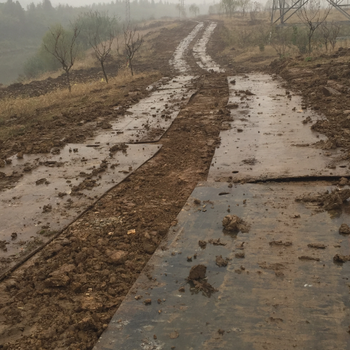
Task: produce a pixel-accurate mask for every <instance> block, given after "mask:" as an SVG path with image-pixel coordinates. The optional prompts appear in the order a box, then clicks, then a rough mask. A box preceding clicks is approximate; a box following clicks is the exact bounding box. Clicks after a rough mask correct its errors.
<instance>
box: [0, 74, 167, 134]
mask: <svg viewBox="0 0 350 350" xmlns="http://www.w3.org/2000/svg"><path fill="white" fill-rule="evenodd" d="M159 78H160V75H159V73H146V74H144V73H142V74H135V75H134V76H131V74H130V72H129V71H128V70H124V71H121V72H120V73H119V75H118V76H117V77H112V78H111V79H110V83H109V84H106V83H103V82H91V83H85V84H75V85H73V87H72V92H71V93H69V92H68V90H67V89H60V90H57V91H53V92H50V93H47V94H45V95H42V96H39V97H32V98H24V97H21V98H8V99H2V100H0V110H1V115H0V126H1V127H0V139H2V140H6V139H7V138H8V137H13V136H15V135H18V134H23V133H24V132H25V130H26V128H27V127H28V126H30V125H34V124H36V123H38V122H45V121H48V120H51V119H52V118H53V117H54V116H57V115H59V114H62V113H65V112H66V113H67V112H68V113H72V112H73V113H74V111H75V110H76V111H78V110H81V109H82V108H87V107H89V106H94V105H96V104H97V103H101V102H103V104H104V105H105V106H108V105H113V103H115V102H116V101H118V100H119V99H122V98H123V96H124V94H125V93H126V92H127V91H128V88H126V87H127V86H128V85H130V84H131V83H132V82H135V81H138V80H140V79H149V80H152V81H154V80H157V79H159ZM11 120H14V121H15V123H12V122H11Z"/></svg>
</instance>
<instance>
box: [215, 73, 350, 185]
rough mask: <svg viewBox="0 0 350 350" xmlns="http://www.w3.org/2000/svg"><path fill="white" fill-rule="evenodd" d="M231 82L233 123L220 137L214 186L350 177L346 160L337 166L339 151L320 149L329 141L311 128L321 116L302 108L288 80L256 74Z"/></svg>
mask: <svg viewBox="0 0 350 350" xmlns="http://www.w3.org/2000/svg"><path fill="white" fill-rule="evenodd" d="M234 82H235V84H234ZM228 83H229V88H230V99H229V105H228V107H229V108H231V115H232V116H233V119H234V121H233V122H232V123H231V127H232V128H231V129H230V130H227V131H223V132H221V134H220V136H221V145H220V147H219V148H218V149H217V150H216V152H215V155H214V159H213V161H212V166H211V168H210V172H209V177H208V179H209V180H210V181H211V180H215V181H218V180H221V179H224V178H227V177H228V176H232V177H233V178H234V179H237V180H239V179H245V180H247V179H266V178H279V177H300V176H346V175H350V172H349V169H348V167H347V163H346V161H345V160H344V161H342V162H341V161H340V162H336V161H337V159H338V158H339V156H340V155H341V153H340V152H339V151H337V150H328V151H323V150H322V149H321V147H318V146H317V145H316V143H318V144H320V141H321V140H324V137H323V136H322V135H320V134H318V133H316V132H313V131H312V130H311V128H310V126H311V125H312V122H315V121H316V120H317V119H320V118H322V117H321V116H320V115H318V114H317V113H315V112H313V111H310V110H306V109H302V105H301V97H299V96H295V95H293V96H291V95H290V94H287V93H286V90H285V89H283V88H281V87H280V85H281V84H282V83H283V81H281V80H273V79H272V78H271V76H269V75H264V74H251V75H248V76H244V77H242V76H239V77H229V78H228Z"/></svg>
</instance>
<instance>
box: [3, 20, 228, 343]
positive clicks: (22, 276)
mask: <svg viewBox="0 0 350 350" xmlns="http://www.w3.org/2000/svg"><path fill="white" fill-rule="evenodd" d="M206 25H207V24H206ZM193 27H195V25H194V26H193ZM203 27H204V25H203ZM189 32H190V35H191V31H189ZM200 35H201V33H199V37H198V39H199V38H200ZM191 43H192V44H194V43H193V42H191ZM189 44H190V43H189ZM174 51H175V47H174ZM177 52H178V51H177ZM189 52H191V51H189ZM187 53H188V50H186V48H183V51H182V54H181V55H182V56H184V55H186V54H187ZM181 55H180V58H181V57H182V56H181ZM198 70H199V68H197V67H196V66H194V67H192V68H189V69H188V71H187V70H186V75H183V76H181V77H178V78H176V76H177V75H178V74H179V73H181V72H179V71H178V70H177V69H176V67H174V72H173V74H172V75H173V77H174V78H173V79H172V80H171V81H172V84H173V85H174V86H170V87H167V86H166V82H164V81H163V80H162V81H161V82H156V83H155V84H152V87H150V88H149V89H151V90H153V89H154V96H159V101H160V103H161V106H162V108H157V104H155V103H154V101H153V100H152V101H150V102H149V103H147V100H145V103H146V105H150V106H152V107H156V108H154V109H151V111H152V112H151V111H150V113H147V114H141V115H140V114H137V116H138V117H141V119H140V124H141V125H142V124H145V123H146V124H147V121H145V120H143V119H142V118H146V119H147V120H149V123H148V124H149V125H152V123H154V121H155V120H159V122H162V123H164V125H166V127H167V128H169V129H168V131H167V132H166V134H165V135H164V136H163V137H162V138H161V140H160V142H152V144H149V145H147V148H148V147H154V148H155V149H156V150H157V152H158V153H157V154H156V155H155V156H154V157H153V158H152V159H151V160H150V161H148V162H147V163H146V164H144V166H142V167H141V168H140V169H138V170H136V167H133V168H132V169H131V170H130V169H127V170H126V171H127V172H128V174H127V175H129V177H128V178H127V181H124V182H123V183H121V184H120V185H119V186H117V187H115V188H114V189H113V190H111V191H110V192H109V193H108V194H107V195H105V196H104V197H103V198H102V199H101V200H99V201H98V202H97V203H96V204H94V205H93V206H92V208H91V209H90V210H89V211H87V212H86V213H85V214H84V215H82V216H81V217H80V218H79V220H78V221H76V222H75V223H74V224H72V225H70V226H69V227H68V229H67V230H65V231H64V232H63V233H62V234H61V235H60V236H59V237H58V238H56V239H55V240H54V241H53V242H52V243H51V244H49V245H48V246H46V247H45V248H44V249H43V250H42V252H41V253H39V254H36V255H35V256H34V257H33V258H31V259H30V260H29V261H27V263H26V264H25V265H23V266H22V267H21V268H19V269H17V270H16V271H15V272H14V273H13V274H12V275H10V276H9V278H7V279H6V280H4V281H3V283H2V284H1V286H2V287H1V298H0V300H1V309H2V311H3V312H2V315H1V316H0V318H1V326H0V332H1V345H3V346H5V348H7V349H11V348H13V349H15V348H37V349H39V348H51V349H58V348H64V349H91V348H92V346H93V345H94V343H95V342H96V341H97V339H98V337H99V335H100V334H101V333H102V331H103V330H104V329H105V328H106V326H107V324H108V322H109V320H110V318H111V317H112V315H113V314H114V312H115V310H116V308H117V307H118V306H119V305H120V303H121V302H122V300H123V298H124V296H125V295H126V294H127V292H128V291H129V289H130V287H131V286H132V284H133V283H134V281H135V280H136V278H137V276H138V274H139V273H140V272H141V270H142V269H143V267H144V266H145V264H146V262H147V261H148V259H149V257H150V256H151V255H152V253H153V252H154V250H155V249H156V247H157V246H158V244H159V243H160V242H161V240H162V238H163V237H164V235H165V234H166V233H167V230H168V228H169V226H170V225H171V224H174V222H173V221H174V220H175V219H176V216H177V214H178V212H179V211H180V210H181V208H182V206H183V205H184V204H185V202H186V199H187V198H188V196H189V195H190V193H191V192H192V190H193V188H194V187H195V186H196V184H197V182H198V181H200V180H203V179H205V177H206V174H207V172H208V169H209V166H210V162H211V159H212V156H213V153H214V150H215V146H216V145H217V144H218V142H219V140H218V135H219V132H220V127H221V124H222V122H224V121H226V120H229V118H230V116H229V113H228V111H226V108H225V106H226V104H227V97H228V90H227V84H226V76H224V75H220V74H219V75H215V76H205V75H203V76H201V77H199V76H198V77H196V79H193V76H192V75H190V74H192V71H195V72H197V71H198ZM187 72H188V73H187ZM187 74H189V75H187ZM167 81H169V80H167ZM189 83H190V87H191V90H192V93H191V95H188V97H189V96H192V97H191V98H190V100H189V101H188V100H187V101H188V104H187V106H186V96H185V97H184V95H181V98H179V101H178V100H177V99H176V96H174V98H173V99H172V98H170V100H169V99H167V102H166V103H165V101H164V96H166V98H168V97H167V96H170V95H174V94H176V92H178V93H181V94H182V93H186V91H189V90H188V88H189V86H188V85H189ZM164 86H165V89H163V88H162V87H164ZM186 86H187V88H186V89H185V87H186ZM184 89H185V90H184ZM194 91H196V93H194ZM151 93H153V92H151ZM151 96H152V95H151ZM188 97H187V99H188ZM171 101H173V107H172V108H169V107H171V106H170V103H171ZM141 103H142V102H141ZM166 104H167V105H168V106H165V105H166ZM180 105H181V106H180ZM166 107H168V108H166ZM178 107H181V108H178ZM163 108H164V109H166V111H163ZM168 110H170V111H171V112H172V113H170V114H168V113H167V111H168ZM176 110H177V111H178V112H179V114H178V115H177V117H176V114H175V115H174V111H175V112H176ZM128 112H129V113H127V114H126V115H125V117H124V119H120V120H118V121H117V123H116V124H115V125H112V128H113V130H114V131H113V130H112V131H108V130H107V131H106V132H105V133H97V135H96V138H98V141H95V142H99V143H95V142H92V141H87V142H86V143H85V144H81V145H80V146H79V147H78V148H79V149H78V152H74V150H73V148H72V152H71V153H70V152H69V147H68V148H67V149H68V152H67V156H70V157H72V158H73V159H74V158H77V164H80V163H83V165H81V166H82V167H86V165H87V164H84V163H85V161H84V162H81V159H83V157H84V158H85V159H87V161H88V162H89V161H90V160H89V159H90V158H89V157H88V156H87V155H84V153H83V154H81V155H79V152H81V150H82V149H83V150H84V149H87V150H88V151H89V152H95V153H98V152H100V151H101V150H102V149H103V148H106V147H107V146H108V147H107V149H108V150H110V148H111V147H112V146H114V145H117V144H118V143H117V141H116V139H118V137H120V140H121V141H123V142H122V144H121V146H122V145H123V144H124V142H125V141H127V140H126V139H125V137H134V135H135V134H137V130H136V131H131V130H130V128H129V126H130V123H129V122H128V120H130V119H128V118H132V121H135V116H134V114H135V113H138V107H137V105H135V106H133V107H131V109H130V110H129V111H128ZM145 112H147V109H146V110H145ZM178 112H176V113H178ZM151 113H152V114H151ZM154 114H155V115H156V116H155V117H154V116H153V115H154ZM164 115H165V117H166V118H162V117H163V116H164ZM169 116H170V118H171V120H170V119H169ZM175 117H176V118H175ZM169 121H172V122H173V123H172V125H171V123H169ZM140 124H139V125H140ZM155 125H156V126H157V125H158V124H155ZM133 126H134V125H132V127H131V129H134V127H133ZM144 126H145V125H144ZM121 129H122V131H123V130H124V132H123V133H119V132H120V131H121ZM144 129H146V128H144ZM144 129H143V128H142V129H141V131H142V132H143V131H144ZM148 131H149V133H148V135H150V136H152V137H154V138H155V140H157V139H159V137H160V134H159V133H152V131H154V127H150V128H149V130H148ZM161 131H162V133H164V130H163V129H161ZM127 135H129V136H127ZM142 137H145V135H142ZM135 139H136V137H135V138H134V141H135ZM112 141H113V143H112ZM103 142H104V143H103ZM107 143H110V144H109V145H107ZM89 145H95V146H96V145H98V147H87V146H89ZM133 147H137V148H138V149H140V147H142V148H144V146H143V144H142V143H141V144H139V143H137V144H128V148H127V149H126V153H128V152H129V150H130V149H131V148H133ZM159 147H161V148H160V150H159ZM74 148H75V147H74ZM144 151H146V147H145V150H142V152H144ZM64 154H65V153H64ZM62 155H63V154H62ZM62 155H61V156H62ZM25 156H26V155H25ZM93 158H94V157H91V159H93ZM123 158H124V159H125V160H126V161H128V159H129V161H130V159H131V158H129V156H128V157H125V154H124V153H123V147H121V149H120V150H118V149H116V152H115V153H114V154H113V158H109V155H105V156H103V157H102V159H101V162H102V161H103V160H106V162H105V163H104V164H107V167H106V169H105V171H104V172H101V173H98V174H97V176H96V177H94V178H92V179H89V180H94V179H96V180H97V181H96V182H97V183H98V184H101V183H103V181H104V179H106V178H108V176H109V175H108V174H113V171H118V170H123V169H122V168H120V169H119V166H117V167H116V168H115V169H111V168H112V167H111V166H112V165H113V164H114V163H121V162H120V160H121V159H123ZM68 164H69V163H67V164H66V165H68ZM73 164H74V163H73ZM81 166H79V167H81ZM120 166H121V165H120ZM38 169H40V168H38ZM43 169H45V168H43ZM96 169H98V168H96ZM135 170H136V171H135ZM92 171H93V169H90V170H89V172H92ZM84 172H85V173H87V171H86V170H84ZM131 172H132V174H129V173H131ZM55 173H57V171H55ZM58 174H59V173H57V175H58ZM63 174H64V173H63ZM122 175H123V174H122ZM89 176H91V175H89ZM100 176H101V178H100ZM40 177H41V178H42V176H40ZM26 178H29V177H26V176H24V179H26ZM57 178H59V176H57ZM24 179H23V180H24ZM35 179H36V177H35ZM33 180H34V179H33ZM82 180H85V179H84V178H83V179H82ZM70 181H72V180H70ZM74 181H75V177H74ZM62 184H63V185H64V186H67V187H66V188H67V191H70V190H71V189H72V188H71V186H69V183H68V185H67V184H66V181H62ZM35 186H36V187H35V191H39V190H38V188H39V189H40V187H43V188H45V186H50V184H45V181H44V182H43V183H40V184H38V185H35ZM57 186H58V185H57ZM99 187H101V186H95V187H94V186H92V188H91V189H88V188H85V189H84V188H80V189H79V191H78V192H81V193H83V195H80V196H81V197H79V196H78V197H79V198H83V199H84V200H86V199H88V197H91V196H90V193H91V191H94V190H95V189H97V190H99ZM56 188H57V190H55V191H57V194H58V193H59V189H58V187H53V189H56ZM15 189H16V188H15ZM15 189H13V190H15ZM67 191H66V192H63V191H62V190H61V192H62V193H67ZM44 193H45V192H44ZM84 194H85V196H84ZM55 198H56V200H57V201H59V200H61V198H60V197H55ZM68 198H72V196H71V194H70V193H67V196H64V197H63V200H64V201H67V199H68ZM92 200H93V199H92ZM72 201H73V205H74V202H76V201H77V199H76V198H75V197H73V198H72ZM93 201H94V200H93ZM73 205H72V206H73ZM58 207H60V206H58ZM55 210H56V207H55V206H53V205H52V210H51V212H49V211H48V212H47V213H44V214H45V215H48V216H49V215H52V214H53V212H54V211H55ZM64 210H66V211H67V210H68V209H67V208H65V209H64ZM73 213H74V211H73ZM44 214H42V215H44ZM48 216H47V217H46V220H45V223H46V222H47V221H50V220H49V219H48ZM128 233H129V234H128ZM10 239H11V238H10ZM6 240H7V241H8V240H9V238H8V237H7V238H6ZM6 246H8V244H6ZM5 253H6V252H5ZM73 266H74V268H73ZM39 270H40V271H41V272H39ZM62 297H63V299H62ZM23 305H26V306H23ZM77 333H78V334H79V335H78V336H77ZM5 344H6V345H5Z"/></svg>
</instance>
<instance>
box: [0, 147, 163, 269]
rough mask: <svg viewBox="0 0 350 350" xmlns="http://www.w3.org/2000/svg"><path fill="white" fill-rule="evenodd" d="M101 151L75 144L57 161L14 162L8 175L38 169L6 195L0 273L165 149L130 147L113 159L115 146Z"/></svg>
mask: <svg viewBox="0 0 350 350" xmlns="http://www.w3.org/2000/svg"><path fill="white" fill-rule="evenodd" d="M96 146H98V147H87V145H82V144H70V145H67V146H66V147H65V148H64V149H62V150H61V153H60V154H59V155H55V156H52V155H41V156H40V157H38V155H24V158H23V159H22V160H18V159H16V158H15V157H13V158H12V159H13V165H12V167H10V166H7V167H6V168H5V171H6V172H10V171H13V170H14V169H16V170H20V169H21V168H23V166H24V164H26V163H28V162H30V163H31V164H33V165H34V166H36V168H35V169H33V170H32V171H30V172H28V173H26V174H25V176H24V177H23V178H21V179H20V181H19V182H18V183H17V184H16V185H15V187H14V188H11V189H8V190H5V191H3V192H1V201H0V222H1V226H0V241H6V251H4V250H1V249H0V274H2V273H4V272H5V271H6V270H7V269H8V268H10V267H11V266H12V265H13V264H14V263H15V262H18V261H21V260H22V259H23V258H24V257H25V256H26V255H27V254H28V253H29V252H30V250H31V249H33V248H35V247H37V246H40V245H42V244H43V243H45V242H46V241H48V240H49V238H50V235H53V234H54V233H55V232H58V231H60V230H62V229H63V228H64V227H65V226H66V225H68V224H69V223H71V222H72V221H74V220H75V219H76V218H77V216H79V214H81V213H82V212H83V211H84V210H86V209H87V208H88V207H89V206H91V205H92V204H93V203H94V202H96V200H97V199H98V198H99V197H101V195H103V194H104V193H105V192H107V191H108V190H110V189H111V188H113V187H114V186H116V185H117V184H118V183H120V182H121V181H122V180H124V179H125V178H126V177H127V176H129V175H130V173H132V172H133V171H135V170H136V169H137V168H138V167H140V166H141V165H142V164H143V163H145V162H146V161H147V160H149V159H150V158H151V157H153V156H154V155H155V154H156V153H157V152H158V150H159V149H160V147H161V146H159V145H145V144H140V145H128V147H127V149H126V152H125V153H123V152H121V151H119V152H116V153H114V154H113V155H112V157H111V156H110V146H107V145H96ZM82 183H83V185H81V184H82ZM79 185H80V187H81V189H80V187H79ZM84 187H85V188H84ZM39 232H41V234H40V233H39ZM14 233H16V235H15V239H12V237H11V235H12V234H14Z"/></svg>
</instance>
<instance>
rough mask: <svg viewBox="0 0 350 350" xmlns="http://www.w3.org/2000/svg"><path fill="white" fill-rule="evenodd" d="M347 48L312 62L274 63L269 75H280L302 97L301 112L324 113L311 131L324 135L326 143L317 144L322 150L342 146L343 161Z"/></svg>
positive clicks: (349, 79)
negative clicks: (310, 110) (309, 109)
mask: <svg viewBox="0 0 350 350" xmlns="http://www.w3.org/2000/svg"><path fill="white" fill-rule="evenodd" d="M349 57H350V49H345V48H339V49H338V50H337V51H336V52H334V53H333V54H330V55H321V56H320V57H318V58H312V59H311V61H308V59H306V58H304V57H302V56H299V57H296V58H288V59H283V60H275V61H273V62H272V63H271V64H270V67H269V72H270V73H275V74H279V75H280V76H281V77H282V78H284V79H285V80H286V81H287V82H286V84H285V85H284V88H285V89H286V91H285V93H287V91H288V90H293V91H299V93H300V92H301V94H302V96H303V106H302V108H303V109H307V108H311V109H314V110H315V111H318V113H321V114H323V115H324V116H325V117H326V119H320V120H318V121H316V122H315V123H314V124H313V125H312V127H311V128H312V129H313V130H315V131H318V132H320V133H322V134H325V135H326V136H327V137H328V141H326V142H324V141H320V143H319V145H318V146H319V147H320V148H322V149H325V150H331V149H335V148H337V147H341V148H343V149H344V150H346V152H344V155H343V157H342V160H348V159H350V155H349V153H348V152H347V151H349V150H350V138H349V135H350V99H349V94H350V63H349Z"/></svg>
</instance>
